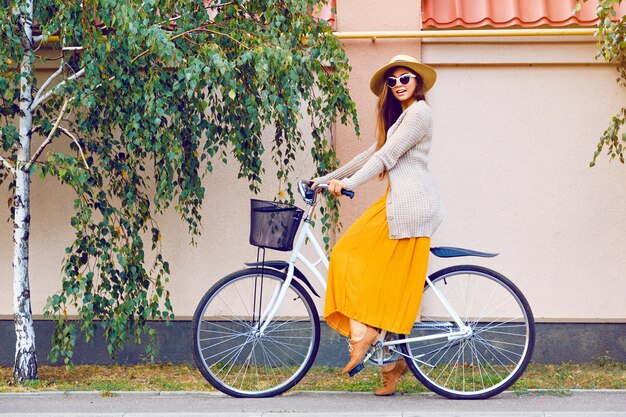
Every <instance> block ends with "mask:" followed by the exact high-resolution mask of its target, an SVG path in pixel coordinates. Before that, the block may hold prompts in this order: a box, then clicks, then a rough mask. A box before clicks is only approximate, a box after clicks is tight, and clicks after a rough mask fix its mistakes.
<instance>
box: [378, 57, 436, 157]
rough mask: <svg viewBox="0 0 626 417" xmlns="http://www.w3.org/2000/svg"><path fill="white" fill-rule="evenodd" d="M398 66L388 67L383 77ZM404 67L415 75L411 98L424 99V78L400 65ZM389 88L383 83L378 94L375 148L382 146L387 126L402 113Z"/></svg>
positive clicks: (385, 138)
mask: <svg viewBox="0 0 626 417" xmlns="http://www.w3.org/2000/svg"><path fill="white" fill-rule="evenodd" d="M397 68H399V67H393V68H390V69H389V70H388V71H387V72H386V73H385V76H384V77H383V79H385V80H386V79H387V77H389V76H390V75H391V73H393V71H395V70H396V69H397ZM401 68H404V69H406V70H407V71H408V72H410V73H411V74H413V75H415V82H416V83H417V85H416V86H415V91H414V92H413V98H414V99H415V101H420V100H424V99H425V96H424V80H422V77H420V75H419V74H416V73H415V72H413V71H411V70H410V69H409V68H405V67H401ZM390 90H391V89H390V88H389V87H387V85H386V84H385V86H384V88H383V91H382V93H380V96H378V105H377V109H378V113H377V117H376V138H377V143H376V150H378V149H380V148H382V147H383V145H384V144H385V142H386V141H387V131H388V130H389V128H390V127H391V126H392V125H393V124H394V123H395V122H396V120H398V117H400V115H401V114H402V105H401V104H400V102H399V101H398V99H396V98H395V97H394V96H393V94H392V93H391V91H390Z"/></svg>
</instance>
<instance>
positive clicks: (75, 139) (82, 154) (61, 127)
mask: <svg viewBox="0 0 626 417" xmlns="http://www.w3.org/2000/svg"><path fill="white" fill-rule="evenodd" d="M59 130H60V131H61V132H63V133H65V134H66V135H67V136H69V137H70V138H72V140H73V141H74V143H75V144H76V146H78V152H80V156H81V158H83V162H84V163H85V167H86V168H87V169H89V164H88V163H87V159H86V158H85V154H84V153H83V148H82V146H80V142H78V139H77V138H76V136H74V135H73V134H72V133H71V132H70V131H69V130H67V129H66V128H64V127H63V126H59Z"/></svg>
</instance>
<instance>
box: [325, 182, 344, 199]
mask: <svg viewBox="0 0 626 417" xmlns="http://www.w3.org/2000/svg"><path fill="white" fill-rule="evenodd" d="M344 189H346V184H345V183H344V182H343V181H341V180H330V182H329V183H328V191H330V192H331V194H332V195H334V196H335V197H339V196H340V195H341V190H344Z"/></svg>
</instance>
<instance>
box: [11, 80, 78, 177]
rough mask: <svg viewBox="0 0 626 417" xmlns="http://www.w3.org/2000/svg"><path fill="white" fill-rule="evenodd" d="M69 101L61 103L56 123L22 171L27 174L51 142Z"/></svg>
mask: <svg viewBox="0 0 626 417" xmlns="http://www.w3.org/2000/svg"><path fill="white" fill-rule="evenodd" d="M50 93H52V91H50ZM50 93H48V94H50ZM71 100H72V99H66V100H65V101H64V102H63V107H61V111H60V112H59V116H58V117H57V121H56V122H55V123H54V126H52V130H51V131H50V133H49V134H48V137H47V138H46V140H44V141H43V143H42V144H41V146H39V149H37V152H35V154H34V155H33V157H32V158H30V161H28V163H27V164H26V165H24V167H23V168H22V171H24V172H27V171H28V170H29V169H30V167H31V166H32V165H33V164H34V163H35V161H36V160H37V158H39V155H41V153H42V152H43V150H44V149H45V148H46V146H48V145H49V144H50V142H52V137H53V136H54V134H55V133H56V131H57V129H58V128H59V124H60V123H61V118H62V117H63V113H65V109H66V108H67V105H68V103H69V102H70V101H71Z"/></svg>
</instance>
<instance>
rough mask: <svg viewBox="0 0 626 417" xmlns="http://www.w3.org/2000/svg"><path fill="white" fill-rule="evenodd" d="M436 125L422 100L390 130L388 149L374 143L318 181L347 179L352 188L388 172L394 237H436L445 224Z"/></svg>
mask: <svg viewBox="0 0 626 417" xmlns="http://www.w3.org/2000/svg"><path fill="white" fill-rule="evenodd" d="M432 126H433V124H432V116H431V111H430V107H429V106H428V104H426V102H425V101H421V100H420V101H416V102H415V103H413V104H411V105H410V106H409V107H408V108H407V109H406V110H404V111H403V112H402V114H401V115H400V117H399V118H398V120H397V121H396V122H395V123H394V124H393V125H392V126H391V127H390V128H389V130H388V131H387V141H386V143H385V144H384V145H383V147H382V148H380V149H379V150H378V151H377V150H376V144H374V145H372V146H371V147H369V149H367V150H366V151H365V152H362V153H361V154H359V155H357V156H355V157H354V158H353V159H352V160H351V161H350V162H348V163H347V164H345V165H344V166H342V167H340V168H339V169H337V170H335V171H333V172H331V173H329V174H327V175H325V176H323V177H319V178H316V179H315V181H317V182H328V181H330V180H332V179H339V178H341V179H342V181H343V182H344V183H345V184H346V187H347V189H349V190H352V189H354V188H356V187H358V186H359V185H361V184H363V183H365V182H367V181H369V180H371V179H373V178H376V177H377V176H378V174H380V173H381V172H383V170H384V169H387V173H388V175H389V182H390V184H391V187H390V190H389V194H388V195H387V206H386V215H387V223H388V224H389V237H390V238H391V239H402V238H410V237H423V236H426V237H431V236H432V234H433V233H434V232H435V230H436V229H437V227H438V226H439V224H440V223H441V221H442V220H443V210H442V208H441V201H440V198H439V193H438V192H437V187H436V185H435V181H434V180H433V178H432V176H431V174H430V172H429V171H428V152H429V151H430V143H431V140H432Z"/></svg>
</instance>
